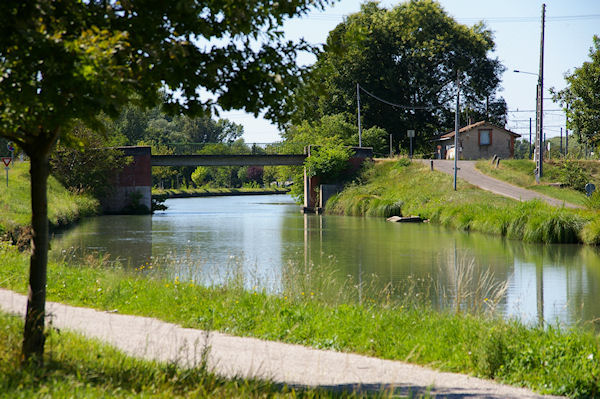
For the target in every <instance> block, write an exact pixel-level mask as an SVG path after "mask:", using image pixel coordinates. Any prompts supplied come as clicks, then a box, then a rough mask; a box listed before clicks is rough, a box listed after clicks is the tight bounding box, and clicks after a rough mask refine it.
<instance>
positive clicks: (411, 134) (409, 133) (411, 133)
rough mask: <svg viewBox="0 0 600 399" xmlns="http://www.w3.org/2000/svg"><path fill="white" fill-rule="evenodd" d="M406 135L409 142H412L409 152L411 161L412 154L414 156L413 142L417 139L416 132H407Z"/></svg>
mask: <svg viewBox="0 0 600 399" xmlns="http://www.w3.org/2000/svg"><path fill="white" fill-rule="evenodd" d="M406 135H407V136H408V138H409V140H410V150H409V152H408V156H409V157H410V159H412V154H413V150H412V140H413V137H415V131H414V130H412V129H411V130H407V131H406Z"/></svg>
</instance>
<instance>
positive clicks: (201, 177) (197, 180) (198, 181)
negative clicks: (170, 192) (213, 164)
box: [192, 166, 210, 187]
mask: <svg viewBox="0 0 600 399" xmlns="http://www.w3.org/2000/svg"><path fill="white" fill-rule="evenodd" d="M209 177H210V172H209V170H208V168H207V167H206V166H198V167H197V168H196V170H194V173H192V181H193V182H194V184H195V185H196V186H198V187H200V186H203V185H205V184H206V183H208V181H209Z"/></svg>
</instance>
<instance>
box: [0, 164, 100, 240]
mask: <svg viewBox="0 0 600 399" xmlns="http://www.w3.org/2000/svg"><path fill="white" fill-rule="evenodd" d="M4 177H5V176H3V179H1V180H0V181H1V186H0V187H2V189H1V190H0V193H1V195H0V237H3V238H5V239H7V238H8V239H12V240H13V241H15V242H16V241H17V240H18V238H19V235H21V234H23V232H24V231H26V230H27V227H28V226H29V224H30V223H31V192H30V184H29V182H30V178H29V163H28V162H16V163H15V164H13V166H12V168H11V169H10V170H9V172H8V179H9V181H8V187H6V181H5V180H4ZM99 207H100V205H99V203H98V201H97V200H95V199H93V198H90V197H88V196H84V195H77V194H74V193H72V192H70V191H68V190H66V189H65V188H64V187H63V186H61V184H60V183H59V182H58V181H57V180H56V179H54V178H53V177H52V176H50V178H49V179H48V219H49V222H50V226H51V227H53V228H57V227H61V226H66V225H69V224H71V223H73V222H75V221H77V220H78V219H79V218H80V217H83V216H89V215H93V214H96V213H98V212H99Z"/></svg>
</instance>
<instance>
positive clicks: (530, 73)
mask: <svg viewBox="0 0 600 399" xmlns="http://www.w3.org/2000/svg"><path fill="white" fill-rule="evenodd" d="M513 72H517V73H526V74H527V75H533V76H538V74H537V73H533V72H525V71H519V70H518V69H514V70H513Z"/></svg>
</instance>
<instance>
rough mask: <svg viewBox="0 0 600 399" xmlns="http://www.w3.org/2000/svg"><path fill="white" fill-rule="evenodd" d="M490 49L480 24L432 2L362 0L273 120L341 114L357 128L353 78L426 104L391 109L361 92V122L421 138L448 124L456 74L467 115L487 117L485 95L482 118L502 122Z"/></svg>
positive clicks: (394, 98)
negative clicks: (389, 4)
mask: <svg viewBox="0 0 600 399" xmlns="http://www.w3.org/2000/svg"><path fill="white" fill-rule="evenodd" d="M493 49H494V41H493V37H492V33H491V31H489V30H488V29H486V28H485V26H484V25H483V23H479V24H476V25H475V26H473V27H467V26H465V25H461V24H459V23H457V22H456V21H455V20H454V19H453V18H452V17H450V16H448V15H447V14H446V12H445V11H444V10H443V9H442V7H441V6H440V5H439V4H438V3H436V2H435V1H432V0H411V1H407V2H405V3H402V4H400V5H398V6H396V7H394V8H392V9H385V8H382V7H380V6H379V5H378V3H376V2H367V3H365V4H363V5H362V8H361V11H360V12H358V13H355V14H352V15H350V16H348V17H347V18H346V20H345V21H344V22H343V23H341V24H339V25H338V26H337V27H336V28H335V29H334V30H333V31H331V32H330V34H329V37H328V38H327V44H326V45H325V46H324V49H323V51H322V52H321V53H320V54H319V55H318V59H317V62H316V64H315V65H314V67H313V68H312V70H311V71H310V73H308V74H307V75H306V76H305V78H304V81H303V85H302V86H301V87H299V88H298V89H297V91H296V92H295V95H294V97H293V100H292V101H290V102H288V103H287V107H288V110H289V118H287V119H280V120H279V122H280V123H281V124H283V125H286V126H287V127H289V126H290V125H300V124H302V121H303V120H318V119H320V118H321V117H322V116H324V115H335V114H345V115H347V116H348V121H349V122H350V123H352V124H353V125H354V126H356V125H357V123H356V104H357V94H356V84H357V83H359V84H360V85H361V87H362V88H364V89H365V90H367V91H369V92H370V93H372V94H374V95H376V96H378V97H380V98H382V99H384V100H386V101H389V102H392V103H395V104H399V105H406V106H418V107H424V108H425V109H423V108H420V109H416V110H412V109H403V108H398V107H392V106H390V105H386V104H384V103H382V102H380V101H378V100H376V99H374V98H372V97H370V96H369V95H367V94H366V93H365V92H361V117H362V124H363V127H365V128H370V127H373V126H378V127H381V128H383V129H385V130H386V131H387V132H388V133H391V134H393V135H394V139H395V141H396V142H397V140H398V139H402V144H403V145H406V143H407V138H406V130H407V129H415V130H416V131H417V132H418V133H417V141H418V142H421V143H423V142H426V141H427V139H428V138H430V137H431V136H432V135H433V134H435V133H436V132H438V131H440V130H442V131H444V130H446V129H452V128H453V112H454V100H455V98H456V97H455V96H456V77H457V74H460V76H461V81H462V83H461V100H462V103H463V104H466V105H467V106H468V107H469V108H470V109H471V112H470V115H471V116H473V117H484V116H486V99H487V100H488V101H487V103H488V107H487V109H488V110H489V111H490V112H492V111H493V112H494V114H493V115H492V114H490V115H489V118H488V119H490V120H492V121H495V122H497V123H498V122H503V118H504V114H505V112H506V104H505V102H504V100H503V99H498V98H496V97H495V93H496V91H497V89H498V87H499V83H500V74H501V73H502V71H503V70H504V68H503V66H502V65H501V64H500V62H499V61H498V59H495V58H491V57H490V56H489V53H490V52H491V51H492V50H493ZM489 104H491V105H492V106H489ZM482 119H483V118H482ZM498 119H500V120H498ZM356 144H357V143H356Z"/></svg>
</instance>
